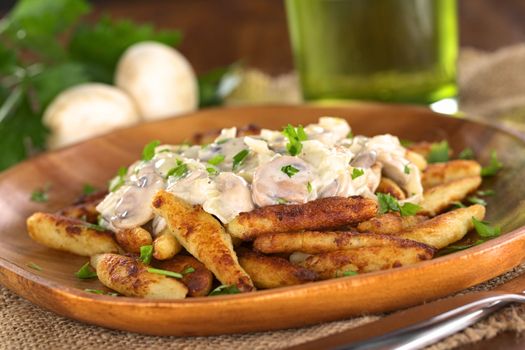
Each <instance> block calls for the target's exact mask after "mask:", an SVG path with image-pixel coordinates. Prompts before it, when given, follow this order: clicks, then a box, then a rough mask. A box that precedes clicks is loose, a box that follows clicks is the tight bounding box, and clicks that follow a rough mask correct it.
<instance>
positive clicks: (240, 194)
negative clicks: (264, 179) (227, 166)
mask: <svg viewBox="0 0 525 350" xmlns="http://www.w3.org/2000/svg"><path fill="white" fill-rule="evenodd" d="M215 185H216V187H217V195H215V196H212V197H211V198H208V199H207V200H206V202H204V204H203V208H204V210H205V211H206V212H208V213H210V214H213V215H215V216H216V217H217V218H219V220H221V221H222V222H224V223H227V222H230V221H231V220H233V218H235V217H236V216H237V215H239V213H242V212H247V211H252V210H253V209H254V205H253V202H252V196H251V192H250V189H249V188H248V183H247V182H246V180H244V179H243V178H242V177H240V176H238V175H235V174H234V173H229V172H224V173H220V174H219V175H217V177H215Z"/></svg>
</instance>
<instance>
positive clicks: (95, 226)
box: [85, 222, 107, 232]
mask: <svg viewBox="0 0 525 350" xmlns="http://www.w3.org/2000/svg"><path fill="white" fill-rule="evenodd" d="M85 225H86V227H87V228H90V229H92V230H95V231H98V232H104V231H107V228H105V227H104V226H102V225H99V224H96V225H95V224H91V223H89V222H88V223H85Z"/></svg>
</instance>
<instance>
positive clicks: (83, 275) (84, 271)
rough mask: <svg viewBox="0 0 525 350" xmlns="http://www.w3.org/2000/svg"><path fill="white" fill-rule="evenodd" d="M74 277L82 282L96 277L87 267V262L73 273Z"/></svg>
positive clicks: (89, 267) (88, 266)
mask: <svg viewBox="0 0 525 350" xmlns="http://www.w3.org/2000/svg"><path fill="white" fill-rule="evenodd" d="M75 276H77V278H80V279H82V280H85V279H90V278H95V277H97V273H96V272H95V271H93V269H92V268H91V266H90V265H89V261H88V262H87V263H85V264H84V265H82V267H81V268H80V270H78V271H77V272H75Z"/></svg>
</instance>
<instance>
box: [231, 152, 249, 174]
mask: <svg viewBox="0 0 525 350" xmlns="http://www.w3.org/2000/svg"><path fill="white" fill-rule="evenodd" d="M249 153H250V151H248V150H247V149H243V150H242V151H240V152H239V153H237V154H236V155H234V156H233V166H232V170H236V169H237V168H238V167H240V166H241V165H242V163H244V161H245V160H246V157H248V154H249Z"/></svg>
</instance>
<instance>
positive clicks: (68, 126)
mask: <svg viewBox="0 0 525 350" xmlns="http://www.w3.org/2000/svg"><path fill="white" fill-rule="evenodd" d="M139 120H140V117H139V113H138V111H137V109H136V107H135V105H134V103H133V101H132V100H131V98H129V97H128V95H126V93H124V92H123V91H121V90H119V89H117V88H115V87H113V86H110V85H106V84H99V83H87V84H81V85H77V86H74V87H71V88H69V89H66V90H64V91H62V92H61V93H60V94H59V95H58V96H57V97H55V99H54V100H53V101H52V102H51V103H50V104H49V106H48V107H47V108H46V110H45V112H44V117H43V122H44V125H46V126H47V127H48V128H49V129H50V131H51V134H50V137H49V138H48V147H49V148H51V149H53V148H58V147H63V146H66V145H70V144H72V143H76V142H79V141H82V140H85V139H88V138H90V137H93V136H96V135H100V134H103V133H106V132H108V131H110V130H114V129H117V128H121V127H125V126H129V125H133V124H135V123H137V122H138V121H139Z"/></svg>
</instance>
